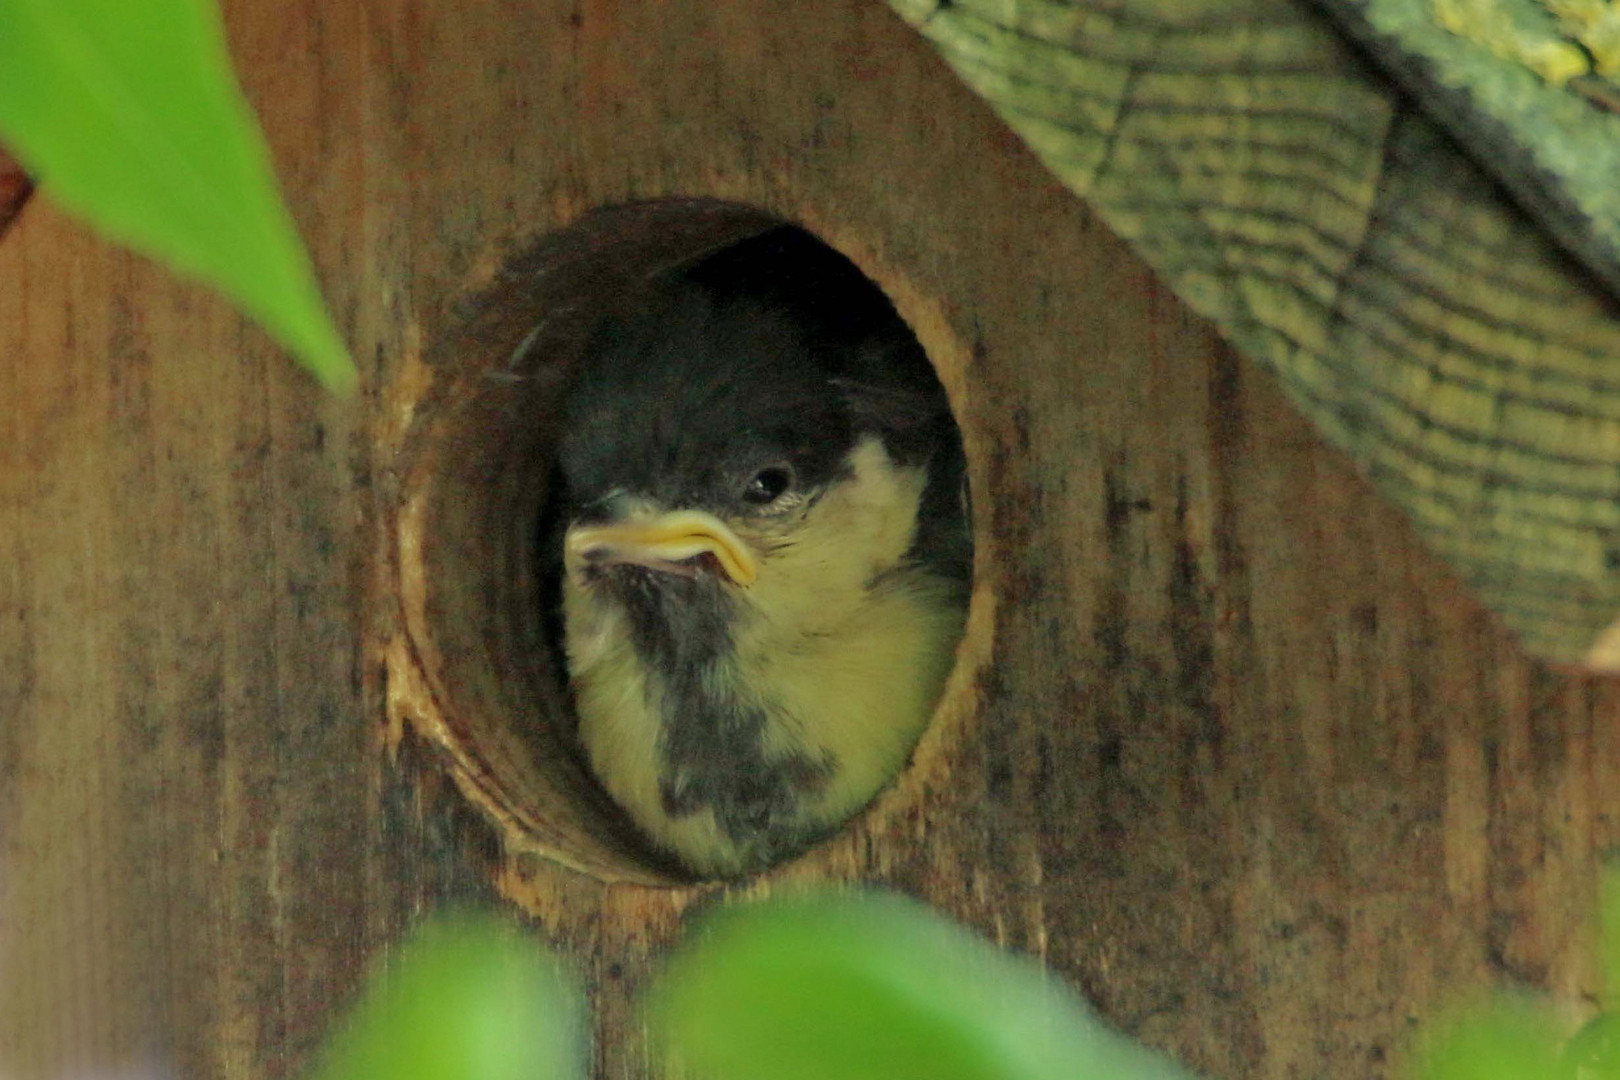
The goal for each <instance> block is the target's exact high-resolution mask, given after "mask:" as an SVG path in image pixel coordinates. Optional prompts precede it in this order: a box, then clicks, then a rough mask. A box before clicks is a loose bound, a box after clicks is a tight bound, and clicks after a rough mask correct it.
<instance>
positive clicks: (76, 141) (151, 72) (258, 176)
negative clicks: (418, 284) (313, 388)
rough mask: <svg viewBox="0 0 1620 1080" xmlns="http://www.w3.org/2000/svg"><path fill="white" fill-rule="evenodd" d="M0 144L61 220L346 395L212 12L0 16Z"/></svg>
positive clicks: (111, 0)
mask: <svg viewBox="0 0 1620 1080" xmlns="http://www.w3.org/2000/svg"><path fill="white" fill-rule="evenodd" d="M0 141H3V142H4V143H5V144H6V146H7V148H8V149H9V150H10V151H11V152H12V153H13V154H14V155H15V156H16V157H17V159H18V160H19V161H21V162H22V163H23V165H24V166H25V167H26V168H27V169H28V171H29V172H30V173H32V174H33V175H34V177H35V179H36V181H37V182H38V184H39V186H40V189H41V190H42V191H44V192H45V193H47V194H48V195H50V197H51V198H52V199H54V200H55V201H56V202H57V203H59V204H60V205H61V206H63V207H64V208H66V209H68V210H70V211H72V212H73V213H76V214H79V215H81V216H82V217H84V219H85V220H86V221H88V222H89V223H90V224H91V225H92V226H94V227H95V228H97V229H99V230H100V231H102V232H103V233H105V234H106V235H107V236H109V237H111V238H112V239H114V240H117V241H119V242H121V243H125V244H128V245H129V246H130V247H132V248H135V249H137V250H139V251H141V252H143V253H145V254H147V255H150V256H153V257H155V258H158V259H161V260H163V261H165V262H167V263H168V264H170V265H171V266H173V267H175V268H176V269H178V270H181V271H183V272H185V273H189V274H194V275H197V276H199V277H201V278H202V279H204V280H205V281H207V282H209V283H210V284H212V285H214V286H216V287H218V288H219V289H220V290H221V291H223V292H224V293H225V294H226V295H228V296H229V297H230V298H231V300H232V301H233V302H235V303H236V304H237V305H238V306H239V307H240V308H241V309H242V310H243V311H244V312H246V313H247V314H249V315H251V316H252V317H253V318H254V319H256V320H258V322H259V323H260V324H261V325H263V326H264V327H265V328H266V329H267V330H268V331H269V332H270V333H271V334H272V335H273V336H274V337H275V338H276V339H277V340H279V341H280V342H281V343H282V344H283V345H284V346H286V347H287V348H288V349H289V350H291V351H292V352H293V353H294V354H295V355H296V356H297V357H298V358H299V360H300V361H302V362H303V363H304V364H305V365H306V366H307V367H308V368H309V369H310V370H311V371H312V372H314V374H315V375H316V376H317V377H318V378H319V379H320V380H321V381H322V382H324V383H325V384H326V385H327V386H329V387H332V388H334V389H339V390H347V389H349V388H350V387H352V386H353V384H354V382H355V378H356V376H355V370H354V365H353V363H352V361H351V360H350V359H349V354H348V350H347V348H346V347H345V346H344V344H343V341H342V339H341V338H340V337H339V336H338V332H337V330H336V328H335V327H334V326H333V324H332V321H331V318H330V317H329V316H328V314H327V312H326V308H325V306H324V304H323V302H322V300H321V295H320V290H319V287H318V286H317V284H316V282H315V276H314V272H313V270H312V268H311V266H310V262H309V257H308V255H307V253H306V252H305V250H304V247H303V244H302V242H301V241H300V240H299V237H298V233H297V230H296V228H295V227H294V225H293V221H292V218H291V216H290V215H289V214H288V212H287V209H286V207H285V206H284V205H283V203H282V201H281V196H280V193H279V191H278V189H277V186H276V181H275V175H274V171H273V168H272V164H271V161H270V155H269V151H268V149H267V148H266V146H265V143H264V139H263V136H262V135H261V134H260V132H259V128H258V124H257V121H256V120H255V119H254V117H253V114H252V112H251V110H250V109H249V108H248V105H247V102H246V101H245V100H244V99H243V97H242V93H241V91H240V89H239V88H238V87H237V85H236V80H235V77H234V75H233V72H232V69H231V62H230V56H229V54H228V53H227V51H226V48H225V36H224V28H223V26H222V24H221V22H220V17H219V11H218V9H217V8H216V7H215V2H214V0H0Z"/></svg>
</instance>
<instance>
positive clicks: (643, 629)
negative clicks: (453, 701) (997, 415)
mask: <svg viewBox="0 0 1620 1080" xmlns="http://www.w3.org/2000/svg"><path fill="white" fill-rule="evenodd" d="M559 459H560V466H561V473H562V479H563V482H564V486H565V495H564V498H565V503H566V509H565V521H566V533H565V535H564V538H563V544H562V547H563V580H562V610H563V633H564V638H565V644H566V653H567V662H568V672H569V679H570V682H571V685H572V690H573V695H574V703H575V710H576V713H577V715H578V718H579V736H580V740H581V743H582V745H583V747H584V751H585V754H586V756H587V758H588V760H589V762H590V765H591V767H592V768H593V770H594V771H595V773H596V775H597V777H598V778H599V779H600V781H601V783H602V785H603V787H604V788H605V789H606V790H607V792H608V794H609V795H611V796H612V797H613V798H614V799H615V800H616V801H617V802H618V803H619V804H620V805H621V806H622V807H623V808H624V809H625V810H626V811H627V812H628V814H629V816H630V817H631V819H632V820H633V821H635V823H636V824H637V825H639V826H640V828H641V829H642V830H643V831H644V832H645V834H646V835H647V837H648V838H650V840H651V841H652V842H653V844H654V845H656V846H657V847H658V848H660V849H661V850H663V851H665V852H667V853H670V854H672V855H674V856H675V857H676V858H677V859H678V860H680V861H681V862H682V863H684V864H685V865H686V866H687V867H689V868H690V869H691V870H692V871H694V872H696V873H698V874H702V875H710V876H719V877H733V876H736V875H740V874H744V873H748V872H752V871H755V870H758V869H760V868H762V867H764V866H765V865H767V864H769V863H771V862H772V861H774V860H776V859H778V858H780V857H782V856H784V855H787V854H791V853H794V852H796V851H799V850H801V849H803V848H804V847H806V846H807V845H809V844H811V843H813V842H814V841H815V840H817V839H819V838H821V837H822V836H824V835H826V834H827V833H829V832H830V831H832V830H833V829H835V828H836V827H837V826H838V825H839V824H840V823H842V822H843V821H844V820H845V819H846V818H848V817H849V816H850V815H851V814H853V813H854V812H855V811H857V810H859V809H860V808H861V807H862V806H864V805H865V804H866V803H867V802H869V801H870V800H871V799H872V797H873V796H874V795H875V794H877V792H878V791H879V790H880V789H881V788H882V787H883V786H884V785H885V784H886V783H888V782H889V780H890V779H891V778H892V777H893V776H894V775H895V774H896V773H897V772H898V771H899V769H900V767H901V766H902V765H903V764H904V762H905V760H906V758H907V756H908V755H909V754H910V752H911V749H912V747H913V745H914V744H915V742H916V740H917V738H918V736H919V735H920V734H921V732H922V730H923V727H924V726H925V725H926V723H927V721H928V717H929V716H930V715H931V713H932V711H933V708H934V705H935V703H936V701H937V700H938V698H939V695H940V691H941V688H942V686H943V684H944V680H945V677H946V675H947V674H948V673H949V670H950V667H951V664H952V659H953V655H954V650H955V646H956V642H957V640H958V638H959V637H960V636H961V632H962V625H963V619H964V616H965V612H966V606H967V596H968V588H969V578H970V573H971V559H972V541H971V538H970V532H969V525H968V520H967V508H966V500H965V495H964V492H965V488H964V485H963V460H962V451H961V444H960V441H959V439H958V436H957V433H956V427H955V424H954V422H953V421H952V418H951V414H950V410H949V407H948V405H947V403H946V400H945V395H944V391H943V390H942V389H941V387H940V385H939V383H938V380H937V379H936V378H935V376H934V373H933V370H932V368H931V367H930V365H929V363H928V360H927V358H926V357H925V356H924V355H923V353H922V350H921V347H920V346H919V345H918V344H917V342H916V340H915V338H913V337H912V335H911V334H910V332H909V330H907V328H906V327H905V325H904V323H903V322H901V320H900V318H899V316H898V315H897V314H896V313H895V311H894V308H893V307H892V306H891V305H890V303H889V301H888V299H887V298H886V297H884V296H883V294H882V292H881V291H880V290H879V289H878V288H877V287H876V286H875V285H873V284H872V283H871V282H870V281H868V280H867V279H866V278H865V277H864V276H863V275H862V274H861V273H860V272H859V271H858V270H857V269H855V267H854V266H853V265H852V264H851V263H849V262H848V260H846V259H844V258H843V256H841V255H838V254H837V253H836V252H834V251H833V250H832V249H831V248H828V247H827V246H825V245H824V244H822V243H820V241H818V240H816V239H815V238H814V237H812V236H811V235H810V234H809V233H807V232H805V231H803V230H801V229H797V228H794V227H790V226H783V227H780V228H777V229H774V230H771V231H769V232H767V233H765V234H763V235H760V236H757V237H755V238H754V239H752V240H748V241H744V242H743V243H741V244H739V245H736V246H734V247H731V248H728V249H725V250H724V251H722V252H721V253H719V254H717V255H711V256H709V257H707V258H705V259H703V260H701V261H699V262H698V263H697V264H696V265H693V266H690V267H687V268H684V269H680V270H677V271H674V272H671V273H668V274H666V275H665V277H664V278H663V279H662V280H661V281H659V282H658V284H657V288H656V297H655V300H654V302H653V303H652V304H651V305H649V306H646V307H644V308H642V309H641V310H639V311H637V312H635V313H633V314H630V315H628V316H624V317H617V318H611V319H609V320H608V321H607V322H605V323H604V325H602V326H601V327H600V328H599V329H598V331H597V333H596V335H595V336H594V338H593V340H592V343H591V345H590V346H589V348H588V349H587V350H586V354H585V356H584V357H583V358H582V360H581V361H580V363H579V365H578V366H577V368H576V371H575V373H574V375H573V379H572V382H571V384H570V387H569V389H568V392H567V397H566V428H565V435H564V438H563V443H562V446H561V449H560V455H559Z"/></svg>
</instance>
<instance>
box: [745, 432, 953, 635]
mask: <svg viewBox="0 0 1620 1080" xmlns="http://www.w3.org/2000/svg"><path fill="white" fill-rule="evenodd" d="M846 460H847V461H848V464H849V467H850V471H851V472H852V473H853V474H854V475H853V476H852V477H850V478H847V479H844V480H839V481H835V482H834V483H833V485H832V487H831V488H829V489H828V491H827V493H826V494H825V495H823V496H822V497H821V498H820V499H819V500H818V501H817V502H816V503H815V504H814V505H813V506H811V507H810V508H809V509H808V510H807V511H806V512H805V514H804V517H803V518H802V519H801V520H800V521H799V523H798V527H797V528H796V529H793V530H792V535H791V541H790V542H789V543H787V544H785V545H783V546H782V547H781V548H779V549H777V550H776V551H773V552H771V553H770V554H769V555H768V556H767V557H766V558H765V559H764V560H763V563H764V565H762V566H761V568H760V575H759V578H758V580H756V581H755V583H754V588H753V590H752V592H753V594H754V595H751V596H749V597H748V598H747V599H748V601H749V605H748V606H749V607H750V608H751V609H752V610H753V611H754V612H756V613H769V614H768V616H767V617H768V618H770V619H772V620H773V621H782V620H787V621H790V622H793V621H798V620H801V619H807V620H809V621H810V622H811V623H814V622H817V621H821V620H819V619H817V617H816V612H817V611H818V610H819V611H824V612H825V616H824V617H825V618H836V617H847V616H848V615H849V614H850V612H851V611H852V610H853V609H854V608H855V607H857V606H858V605H859V604H860V601H861V598H862V595H863V594H864V592H865V590H866V587H867V586H868V584H869V583H870V582H871V581H872V579H873V578H874V577H876V576H878V575H879V574H881V573H883V572H884V571H886V570H890V569H892V568H893V567H894V566H896V565H897V564H898V563H899V562H900V560H901V558H902V557H903V556H904V555H905V553H906V551H907V549H909V548H910V547H911V542H912V540H913V539H914V538H915V536H916V534H917V509H918V506H919V504H920V502H921V500H922V493H923V488H924V487H926V486H927V483H928V474H927V471H926V470H924V469H920V468H909V469H900V468H896V467H895V465H894V461H893V459H892V458H890V457H889V453H888V451H887V450H885V449H884V447H883V443H882V442H881V441H880V440H878V439H877V438H876V437H874V436H868V437H866V438H864V439H862V440H861V442H860V443H859V444H858V445H857V446H856V447H855V449H854V450H853V451H851V452H850V455H849V457H848V458H847V459H846Z"/></svg>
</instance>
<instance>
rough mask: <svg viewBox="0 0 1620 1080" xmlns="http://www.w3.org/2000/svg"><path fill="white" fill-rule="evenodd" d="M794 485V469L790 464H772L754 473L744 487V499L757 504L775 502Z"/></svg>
mask: <svg viewBox="0 0 1620 1080" xmlns="http://www.w3.org/2000/svg"><path fill="white" fill-rule="evenodd" d="M792 486H793V469H792V467H790V466H788V465H770V466H767V467H766V468H763V469H761V470H759V472H757V473H755V474H754V478H753V479H752V480H750V481H748V486H747V487H745V488H743V495H742V497H743V501H744V502H751V503H754V504H755V505H757V506H764V505H765V504H767V503H773V502H775V501H776V500H777V499H780V498H781V497H782V496H783V495H786V494H787V491H788V489H789V488H791V487H792Z"/></svg>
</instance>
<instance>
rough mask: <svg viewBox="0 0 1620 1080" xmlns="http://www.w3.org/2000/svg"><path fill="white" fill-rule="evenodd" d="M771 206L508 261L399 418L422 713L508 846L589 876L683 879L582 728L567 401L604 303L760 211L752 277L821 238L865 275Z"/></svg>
mask: <svg viewBox="0 0 1620 1080" xmlns="http://www.w3.org/2000/svg"><path fill="white" fill-rule="evenodd" d="M784 225H785V223H784V222H782V221H780V220H779V219H776V218H774V217H771V216H769V215H765V214H762V213H760V212H758V211H755V210H753V209H751V208H747V207H740V206H737V205H734V204H725V203H719V202H714V201H709V200H665V201H660V202H656V203H646V204H637V205H632V206H622V207H615V208H609V209H604V210H600V211H596V212H594V213H592V214H589V215H587V216H586V217H584V218H582V219H581V220H580V221H579V222H578V223H577V224H575V225H574V226H572V227H570V228H568V229H564V230H561V231H559V232H557V233H554V234H552V235H550V236H548V237H546V238H545V239H543V240H542V241H541V242H539V243H538V244H537V245H536V246H535V247H534V248H533V249H532V250H531V251H529V252H528V253H526V254H524V255H523V256H521V257H519V258H518V259H515V260H514V261H513V262H512V263H510V264H509V265H508V266H507V267H506V268H505V269H504V270H503V271H502V273H501V274H500V276H499V278H498V279H497V280H496V281H495V283H494V284H493V285H492V286H491V287H490V288H488V289H486V290H485V291H484V292H482V293H481V294H480V295H479V296H477V297H476V298H475V299H473V300H471V301H470V302H468V303H467V305H466V306H465V308H464V310H463V311H461V312H460V313H459V314H460V316H461V317H460V319H459V321H458V325H457V328H456V329H455V330H454V331H453V332H452V333H451V334H449V335H448V336H447V338H446V339H445V340H444V341H443V342H441V343H440V344H439V345H438V347H436V348H435V349H434V350H433V351H432V352H431V353H430V364H431V366H432V368H433V371H434V374H435V377H436V379H437V381H436V382H435V384H434V387H433V389H432V390H431V391H430V392H429V393H428V394H427V395H426V396H425V397H424V399H423V400H422V401H421V402H420V403H419V405H418V410H417V416H416V419H415V422H414V423H413V424H412V428H411V434H410V438H409V439H408V442H407V446H406V455H407V456H406V460H407V462H408V465H407V468H406V476H405V483H404V486H403V491H402V498H401V504H400V505H401V510H400V515H399V529H400V537H399V540H400V556H401V564H402V566H401V570H402V573H401V580H402V586H403V593H404V595H403V600H404V607H405V613H406V624H407V630H408V632H409V634H410V640H411V644H412V646H413V656H414V659H415V661H416V664H417V666H418V667H419V669H420V673H421V675H422V676H423V682H424V683H425V684H426V686H427V688H428V691H429V697H430V699H431V700H430V702H429V703H428V706H427V707H428V708H429V709H430V710H431V711H432V712H433V713H434V716H433V718H432V719H433V720H434V721H435V722H434V723H430V724H429V725H427V727H428V730H430V731H433V732H434V733H435V734H436V736H437V737H438V741H440V742H441V743H442V744H443V745H444V746H445V748H446V749H447V750H448V751H449V752H450V754H451V756H452V757H453V759H454V761H455V763H456V765H457V766H458V774H459V777H460V779H461V780H462V786H463V788H464V790H466V791H467V792H468V794H469V795H470V796H471V797H472V798H473V799H474V801H476V802H478V803H480V804H481V805H482V806H483V807H484V809H485V810H486V811H487V812H488V813H490V815H491V816H492V817H493V818H495V820H496V821H497V822H498V823H499V824H501V825H502V826H503V829H504V832H505V833H506V836H505V841H506V843H507V846H508V847H509V848H517V849H528V850H532V851H536V852H538V853H540V854H543V855H546V856H548V857H551V858H553V859H556V860H558V861H561V862H563V863H565V864H567V865H570V866H573V867H575V868H577V869H581V870H584V871H586V872H588V873H591V874H593V875H594V876H597V877H598V878H601V879H603V880H609V881H611V880H632V881H639V882H642V883H647V884H677V883H682V882H687V881H691V880H692V877H691V875H690V874H689V873H687V872H685V871H683V870H682V869H681V868H679V867H678V866H677V865H675V864H674V863H673V862H672V861H671V860H669V859H668V858H666V857H664V856H661V855H660V854H658V853H657V852H655V851H654V850H652V848H651V846H650V845H649V844H648V843H646V842H645V841H644V840H643V839H642V837H641V835H640V834H639V833H638V832H637V830H636V829H635V828H634V826H632V825H631V824H630V822H629V821H628V819H627V816H626V815H625V814H624V813H623V811H622V810H620V809H619V807H618V806H616V805H615V804H614V803H613V802H612V801H611V800H610V799H609V798H608V797H607V796H606V795H605V794H604V793H603V791H602V788H601V786H600V785H599V784H598V783H597V782H596V780H595V778H594V777H593V776H592V775H591V772H590V769H589V768H588V766H587V765H586V764H585V762H584V760H583V754H582V753H581V751H580V749H579V746H578V738H577V730H576V724H575V721H574V718H573V710H572V708H571V704H570V700H569V694H568V682H567V671H566V666H565V662H564V659H563V655H564V654H563V647H562V625H561V621H560V614H559V606H560V605H559V597H560V575H559V571H560V546H559V541H560V536H561V529H562V526H563V524H564V523H563V522H562V520H561V517H562V507H563V505H564V503H563V499H564V493H563V492H562V489H561V486H560V484H559V474H558V471H557V469H556V466H555V464H554V462H555V456H556V451H557V447H558V443H559V440H560V438H561V436H562V431H561V419H562V401H563V395H564V392H565V389H566V386H567V382H568V376H569V372H570V370H571V369H572V368H573V366H574V365H575V363H576V362H577V361H578V359H579V358H580V357H581V355H582V354H583V353H584V351H585V350H586V349H587V348H588V347H589V343H590V341H591V339H592V334H593V331H594V330H595V329H596V328H597V327H598V325H599V324H600V323H601V321H602V320H603V319H604V318H611V317H613V316H616V315H622V314H624V313H627V312H630V311H632V310H634V309H635V308H636V307H637V306H638V305H644V304H646V303H647V302H648V301H649V300H650V299H651V297H652V296H653V294H654V290H655V289H656V288H657V287H658V283H659V282H660V280H662V279H663V278H664V277H666V276H667V275H668V274H669V273H670V272H672V271H675V270H678V269H682V268H688V267H691V266H693V265H694V264H697V263H699V262H702V261H703V260H705V259H706V258H708V257H709V256H713V255H715V254H716V253H717V252H722V251H724V250H726V249H732V250H735V251H739V252H741V251H745V250H749V249H750V248H751V247H752V248H753V249H755V250H756V251H757V249H758V246H759V245H758V243H757V238H759V237H761V235H762V234H766V233H769V232H771V231H772V230H776V235H778V236H788V237H791V238H792V239H793V243H792V244H789V245H788V246H787V247H786V249H785V252H786V254H785V256H784V258H785V259H786V260H787V261H783V262H780V263H779V264H778V265H777V266H775V267H774V268H773V267H772V266H771V265H769V260H768V259H767V260H765V261H764V262H763V263H762V262H760V261H759V260H757V259H756V260H755V261H754V262H753V263H752V264H751V265H749V266H747V267H745V268H743V270H744V272H745V273H746V274H747V275H749V277H750V279H751V280H752V281H753V283H754V284H755V285H756V286H758V285H759V283H760V281H759V276H760V275H765V276H766V277H769V276H770V275H771V274H773V273H774V274H776V275H777V276H778V278H779V282H778V284H779V285H780V287H781V288H783V289H795V288H800V287H802V285H803V283H802V281H800V280H798V275H797V274H796V273H795V268H794V266H793V265H792V264H791V255H792V251H793V250H794V246H795V245H802V244H805V243H812V244H815V245H816V246H817V247H819V248H820V249H821V252H822V254H823V257H822V258H821V259H820V260H819V261H820V262H821V263H823V264H826V263H828V261H829V260H828V258H827V256H830V257H831V260H833V261H836V262H838V263H841V264H842V265H843V267H844V272H846V273H848V274H854V275H857V276H858V277H859V278H860V281H861V282H862V283H863V284H864V285H865V287H866V288H867V289H869V290H875V288H876V287H875V286H873V285H871V283H870V282H868V281H867V280H866V279H865V278H864V276H860V271H858V270H856V269H855V268H854V266H853V264H849V263H848V262H847V260H844V259H843V258H842V256H837V255H834V254H832V253H831V249H828V248H826V247H825V245H821V244H820V242H819V241H815V240H814V238H812V237H810V236H809V234H808V233H804V232H803V231H802V230H797V229H784V228H783V226H784ZM750 238H755V239H756V242H755V243H754V244H752V245H749V244H743V245H742V246H741V247H734V245H738V244H739V243H740V242H742V241H747V240H749V239H750ZM725 263H726V256H721V257H720V258H719V259H718V260H714V259H711V260H709V262H708V263H707V264H706V265H710V266H714V265H721V266H723V265H725ZM736 269H737V268H736V267H733V270H734V271H735V270H736ZM884 303H885V305H886V303H887V302H886V301H884ZM889 310H890V313H891V315H892V308H890V309H889ZM894 319H895V321H896V323H898V316H894ZM899 325H900V326H902V327H903V324H899ZM907 333H908V335H909V331H907ZM930 377H931V373H930ZM890 779H891V780H892V779H893V778H892V777H891V778H890Z"/></svg>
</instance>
